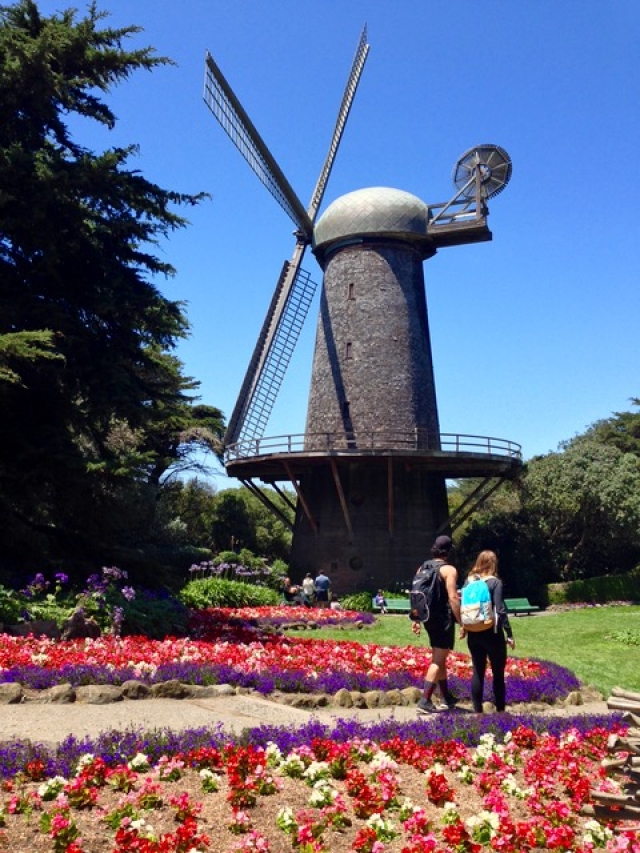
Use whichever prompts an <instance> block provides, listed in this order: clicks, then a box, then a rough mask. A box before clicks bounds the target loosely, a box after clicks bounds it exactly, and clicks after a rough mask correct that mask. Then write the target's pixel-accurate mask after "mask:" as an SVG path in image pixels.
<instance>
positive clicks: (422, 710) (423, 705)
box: [416, 696, 438, 714]
mask: <svg viewBox="0 0 640 853" xmlns="http://www.w3.org/2000/svg"><path fill="white" fill-rule="evenodd" d="M437 710H438V709H437V708H436V706H435V705H434V704H433V702H432V701H431V699H425V698H424V696H423V697H422V699H421V700H420V701H419V702H418V707H417V708H416V711H417V712H418V714H434V713H435V712H436V711H437Z"/></svg>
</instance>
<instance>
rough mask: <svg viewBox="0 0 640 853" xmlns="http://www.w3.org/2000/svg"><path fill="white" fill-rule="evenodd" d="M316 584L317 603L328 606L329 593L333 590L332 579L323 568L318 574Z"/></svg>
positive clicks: (319, 605) (320, 605)
mask: <svg viewBox="0 0 640 853" xmlns="http://www.w3.org/2000/svg"><path fill="white" fill-rule="evenodd" d="M314 586H315V591H316V598H315V600H316V604H317V605H318V607H328V606H329V593H330V591H331V581H330V580H329V578H328V577H327V576H326V575H325V573H324V572H323V571H322V569H320V571H319V572H318V574H317V575H316V579H315V581H314Z"/></svg>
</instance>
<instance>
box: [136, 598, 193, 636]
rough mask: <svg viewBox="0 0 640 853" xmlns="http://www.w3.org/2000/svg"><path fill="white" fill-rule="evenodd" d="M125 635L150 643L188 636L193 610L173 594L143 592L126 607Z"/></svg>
mask: <svg viewBox="0 0 640 853" xmlns="http://www.w3.org/2000/svg"><path fill="white" fill-rule="evenodd" d="M122 609H123V611H124V613H123V620H122V626H121V634H122V635H129V636H131V635H142V636H145V637H148V638H149V639H150V640H163V639H164V638H165V637H167V636H173V637H184V636H186V634H187V633H188V625H189V610H188V608H187V607H186V606H185V605H184V604H183V603H182V602H181V601H178V600H177V599H176V598H173V597H172V596H170V595H162V594H161V593H156V592H151V591H149V590H142V591H137V592H136V597H135V598H134V599H133V600H132V601H126V602H125V603H124V604H123V607H122Z"/></svg>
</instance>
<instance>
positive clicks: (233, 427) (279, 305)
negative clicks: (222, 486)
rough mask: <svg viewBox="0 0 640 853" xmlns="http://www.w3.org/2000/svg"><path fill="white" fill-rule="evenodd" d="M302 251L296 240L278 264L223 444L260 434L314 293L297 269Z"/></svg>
mask: <svg viewBox="0 0 640 853" xmlns="http://www.w3.org/2000/svg"><path fill="white" fill-rule="evenodd" d="M304 250H305V245H304V243H303V242H302V241H301V240H299V241H298V242H297V243H296V248H295V250H294V253H293V257H292V259H291V261H290V262H288V261H285V263H284V266H283V268H282V272H281V273H280V277H279V279H278V282H277V284H276V289H275V292H274V294H273V297H272V299H271V304H270V306H269V310H268V311H267V316H266V317H265V319H264V323H263V324H262V329H261V331H260V335H259V336H258V341H257V343H256V346H255V348H254V351H253V355H252V357H251V361H250V362H249V367H248V368H247V372H246V375H245V378H244V382H243V383H242V387H241V389H240V394H239V395H238V400H237V402H236V405H235V408H234V410H233V413H232V415H231V418H230V419H229V424H228V427H227V432H226V434H225V438H224V443H225V446H229V445H230V444H235V443H237V442H242V441H244V440H246V439H248V438H252V439H259V438H261V437H262V436H263V435H264V430H265V428H266V426H267V422H268V420H269V417H270V415H271V412H272V410H273V406H274V403H275V400H276V397H277V395H278V391H279V390H280V386H281V385H282V380H283V379H284V375H285V373H286V370H287V367H288V366H289V362H290V361H291V356H292V354H293V350H294V349H295V346H296V344H297V342H298V338H299V337H300V332H301V330H302V326H303V324H304V321H305V319H306V317H307V314H308V312H309V307H310V306H311V302H312V300H313V296H314V294H315V291H316V284H315V283H314V282H313V281H311V277H310V276H309V274H308V273H307V272H305V271H304V270H303V269H302V267H301V264H302V258H303V256H304Z"/></svg>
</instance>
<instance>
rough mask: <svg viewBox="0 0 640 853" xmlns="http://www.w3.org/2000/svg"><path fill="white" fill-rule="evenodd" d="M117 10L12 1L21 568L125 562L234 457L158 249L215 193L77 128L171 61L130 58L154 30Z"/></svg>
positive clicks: (4, 268) (14, 483) (3, 351)
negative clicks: (198, 451) (187, 184)
mask: <svg viewBox="0 0 640 853" xmlns="http://www.w3.org/2000/svg"><path fill="white" fill-rule="evenodd" d="M104 17H105V15H104V14H103V13H100V12H98V11H97V8H96V6H95V4H92V5H91V6H89V8H88V11H87V13H86V16H85V17H83V18H78V17H77V12H76V11H75V10H68V11H65V12H61V13H57V14H54V15H52V16H51V17H45V16H43V15H41V14H40V12H39V10H38V7H37V5H36V3H35V2H33V0H21V2H18V3H16V4H15V5H13V6H5V7H2V8H0V411H2V413H3V424H2V433H3V440H2V442H0V519H1V521H0V524H1V525H2V527H0V544H1V545H2V552H3V555H4V558H7V557H9V558H11V557H12V558H13V560H14V561H16V562H17V561H26V560H29V559H34V558H35V557H36V555H40V554H44V555H48V556H49V557H51V558H52V559H55V558H57V559H70V558H77V559H91V558H94V559H96V560H106V559H108V554H107V553H105V552H104V550H103V549H104V548H105V547H107V546H108V545H109V544H112V543H114V541H115V542H117V541H118V540H119V539H120V540H121V541H123V542H125V543H126V542H127V541H128V540H130V539H135V538H136V537H138V538H139V537H140V531H141V529H142V530H144V529H145V527H146V528H148V525H149V523H150V517H149V513H151V515H152V514H153V505H154V502H155V499H156V497H155V495H154V490H156V489H157V488H158V487H159V486H160V485H161V483H162V479H163V477H164V476H166V473H167V471H168V469H170V468H171V466H173V465H178V466H180V465H182V466H184V465H185V464H186V463H187V462H188V460H189V457H190V448H193V447H195V446H198V447H202V446H205V447H207V448H208V449H214V450H217V451H219V449H220V440H221V437H222V431H223V422H222V420H223V419H222V415H221V413H220V412H219V411H218V410H217V409H214V408H212V407H203V406H201V407H196V406H194V405H193V400H194V397H193V392H194V390H195V389H196V388H197V383H196V382H194V381H193V380H192V379H190V378H188V377H185V376H183V374H182V365H181V363H180V362H179V361H178V360H177V358H176V357H175V356H174V355H173V354H172V350H173V349H174V348H175V346H176V344H177V342H178V341H179V340H180V339H182V338H184V337H185V336H186V335H187V333H188V323H187V319H186V317H185V314H184V313H183V307H182V305H181V304H180V303H179V302H175V301H171V300H169V299H167V298H165V297H164V296H163V295H162V294H161V292H160V291H159V290H158V288H157V286H156V285H155V284H154V281H153V279H154V277H156V276H158V275H160V276H165V277H166V276H171V275H173V273H174V270H173V268H172V267H171V265H170V264H168V263H166V262H163V261H160V260H158V258H156V257H155V256H154V255H153V254H152V250H153V246H154V245H155V244H156V243H157V242H158V241H159V239H161V238H163V237H166V236H167V235H169V234H170V233H171V232H172V231H173V230H174V229H177V228H181V227H183V226H184V225H185V224H186V220H185V219H184V218H182V217H181V216H179V215H178V214H177V213H176V212H175V208H176V207H177V206H179V205H184V204H196V203H197V202H198V201H199V200H200V199H201V197H202V196H201V195H186V194H181V193H177V192H172V191H167V190H164V189H162V188H160V187H159V186H156V185H155V184H153V183H151V182H149V181H147V180H146V179H145V178H144V177H143V176H142V175H141V174H140V173H139V172H138V171H136V170H135V169H132V168H130V167H129V165H128V164H129V160H130V158H131V156H132V155H134V154H135V153H136V148H135V146H133V145H132V146H130V147H126V148H111V149H108V150H105V151H104V152H101V153H93V152H91V151H89V150H87V149H86V148H84V147H83V146H82V145H81V144H80V143H79V142H77V141H76V140H74V139H73V138H72V135H71V133H70V131H69V128H68V127H67V124H66V123H65V121H66V119H67V117H68V116H71V115H75V116H82V117H84V118H85V119H90V120H94V121H97V122H99V123H101V124H102V125H104V126H105V127H107V128H113V126H114V124H115V116H114V115H113V113H112V111H111V110H110V108H109V106H108V105H107V103H106V102H105V101H104V100H103V98H102V95H103V94H105V93H108V92H109V90H110V89H111V88H112V87H113V86H114V85H115V84H117V83H120V82H122V81H124V80H126V78H128V77H129V75H130V74H132V73H133V72H134V71H135V70H138V69H146V70H152V69H153V68H155V67H157V66H159V65H164V64H167V63H169V62H170V60H168V59H166V58H164V57H160V56H157V55H155V52H154V50H153V49H152V48H149V47H147V48H143V49H138V50H131V51H128V50H126V49H125V48H124V46H123V45H124V42H125V41H126V39H127V38H129V37H131V36H132V35H134V34H135V33H137V32H138V31H139V28H138V27H135V26H130V27H125V28H119V29H113V28H109V27H103V26H102V24H101V22H102V20H103V19H104ZM132 507H136V509H137V512H135V513H133V514H132V512H131V510H132ZM140 525H142V528H141V527H140Z"/></svg>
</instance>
